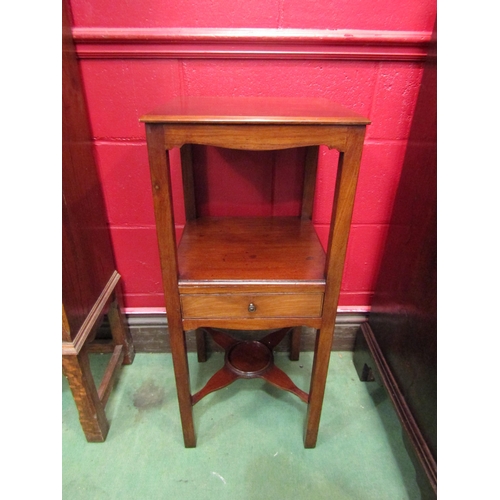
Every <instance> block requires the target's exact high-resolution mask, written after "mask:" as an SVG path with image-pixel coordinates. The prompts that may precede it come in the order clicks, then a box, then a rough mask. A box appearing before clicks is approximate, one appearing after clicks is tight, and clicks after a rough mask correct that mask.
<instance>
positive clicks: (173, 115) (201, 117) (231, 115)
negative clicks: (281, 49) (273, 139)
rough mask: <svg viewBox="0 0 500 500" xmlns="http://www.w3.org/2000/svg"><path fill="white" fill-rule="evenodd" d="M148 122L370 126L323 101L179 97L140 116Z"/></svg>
mask: <svg viewBox="0 0 500 500" xmlns="http://www.w3.org/2000/svg"><path fill="white" fill-rule="evenodd" d="M140 121H141V122H145V123H246V124H248V123H260V124H271V123H272V124H302V125H303V124H307V123H310V124H328V125H368V124H369V123H370V120H368V119H367V118H365V117H363V116H361V115H358V114H357V113H355V112H353V111H351V110H349V109H346V108H344V107H343V106H340V105H339V104H337V103H335V102H333V101H330V100H328V99H323V98H299V97H177V98H174V99H171V100H170V101H168V102H166V103H165V104H164V105H163V106H160V107H159V108H158V109H156V110H154V111H153V112H151V113H148V114H146V115H144V116H142V117H141V119H140Z"/></svg>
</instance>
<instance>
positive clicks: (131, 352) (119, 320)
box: [108, 298, 135, 365]
mask: <svg viewBox="0 0 500 500" xmlns="http://www.w3.org/2000/svg"><path fill="white" fill-rule="evenodd" d="M108 319H109V325H110V327H111V335H112V336H113V340H114V342H115V345H121V346H123V352H124V358H123V364H124V365H130V364H132V361H134V357H135V349H134V344H133V341H132V336H131V335H130V330H129V328H128V325H127V323H126V321H125V317H124V315H123V313H122V311H121V309H120V306H119V300H118V298H115V300H114V301H113V302H112V303H111V305H110V307H109V310H108Z"/></svg>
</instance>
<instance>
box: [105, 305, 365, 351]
mask: <svg viewBox="0 0 500 500" xmlns="http://www.w3.org/2000/svg"><path fill="white" fill-rule="evenodd" d="M126 318H127V322H128V326H129V329H130V333H131V335H132V339H133V342H134V347H135V352H136V353H141V352H143V353H147V352H149V353H161V352H171V350H170V339H169V335H168V324H167V318H166V316H165V315H164V314H133V315H127V316H126ZM367 319H368V313H363V312H338V313H337V320H336V327H335V336H334V340H333V346H332V350H333V351H353V350H354V342H355V338H356V332H357V331H358V329H359V327H360V325H361V324H362V323H363V322H365V321H367ZM108 335H109V324H108V323H107V320H105V321H104V323H103V325H102V326H101V328H100V331H99V334H98V339H101V340H102V339H105V338H107V336H108ZM241 336H242V338H245V337H247V336H248V337H249V336H250V334H248V333H245V332H241ZM315 340H316V335H315V331H314V329H312V328H304V332H303V334H302V338H301V345H300V350H301V351H313V350H314V344H315ZM186 345H187V350H188V352H196V338H195V334H194V332H188V333H187V335H186ZM207 349H208V351H209V352H210V351H214V352H218V351H222V349H221V348H220V347H219V346H218V345H217V344H215V343H214V342H213V341H212V340H211V338H207ZM288 349H289V344H288V342H286V341H284V342H282V344H280V345H279V346H278V347H277V349H276V350H277V351H280V350H281V351H287V350H288Z"/></svg>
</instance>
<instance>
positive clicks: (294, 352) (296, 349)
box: [290, 326, 302, 361]
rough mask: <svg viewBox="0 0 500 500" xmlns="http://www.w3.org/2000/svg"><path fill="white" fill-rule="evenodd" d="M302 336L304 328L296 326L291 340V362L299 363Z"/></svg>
mask: <svg viewBox="0 0 500 500" xmlns="http://www.w3.org/2000/svg"><path fill="white" fill-rule="evenodd" d="M301 336H302V327H301V326H296V327H295V328H294V329H293V330H292V334H291V338H290V361H298V360H299V356H300V337H301Z"/></svg>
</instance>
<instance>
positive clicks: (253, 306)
mask: <svg viewBox="0 0 500 500" xmlns="http://www.w3.org/2000/svg"><path fill="white" fill-rule="evenodd" d="M256 310H257V306H256V305H255V304H254V303H253V302H250V304H248V312H251V313H253V312H255V311H256Z"/></svg>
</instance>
